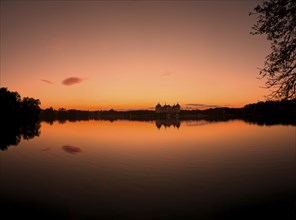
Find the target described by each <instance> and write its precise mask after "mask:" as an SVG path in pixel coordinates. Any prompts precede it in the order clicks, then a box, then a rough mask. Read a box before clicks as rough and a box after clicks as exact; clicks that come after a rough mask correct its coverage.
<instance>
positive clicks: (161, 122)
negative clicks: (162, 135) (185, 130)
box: [155, 119, 181, 129]
mask: <svg viewBox="0 0 296 220" xmlns="http://www.w3.org/2000/svg"><path fill="white" fill-rule="evenodd" d="M155 125H156V127H157V128H159V129H160V128H161V126H164V127H165V128H166V127H171V126H174V127H177V128H179V127H180V126H181V122H180V120H179V119H156V121H155Z"/></svg>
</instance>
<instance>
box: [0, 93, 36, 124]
mask: <svg viewBox="0 0 296 220" xmlns="http://www.w3.org/2000/svg"><path fill="white" fill-rule="evenodd" d="M0 104H1V107H0V117H1V118H2V119H5V120H10V119H12V118H13V119H15V120H16V119H17V120H24V119H26V118H31V117H35V118H38V116H39V112H40V100H39V99H33V98H30V97H25V98H23V99H21V96H20V95H19V93H17V92H11V91H9V90H8V89H7V88H0Z"/></svg>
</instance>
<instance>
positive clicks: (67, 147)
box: [63, 145, 82, 154]
mask: <svg viewBox="0 0 296 220" xmlns="http://www.w3.org/2000/svg"><path fill="white" fill-rule="evenodd" d="M63 150H64V151H66V152H67V153H70V154H76V153H80V152H82V150H81V149H80V148H79V147H75V146H71V145H64V146H63Z"/></svg>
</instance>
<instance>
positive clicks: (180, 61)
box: [1, 1, 269, 110]
mask: <svg viewBox="0 0 296 220" xmlns="http://www.w3.org/2000/svg"><path fill="white" fill-rule="evenodd" d="M258 3H260V1H246V2H242V1H240V2H234V1H229V2H228V1H221V2H217V1H215V2H212V1H196V2H192V1H187V2H181V1H180V2H179V1H172V2H169V1H160V2H157V1H152V2H149V1H134V2H130V1H128V2H125V1H123V2H105V1H103V2H100V1H98V2H96V1H95V2H94V1H88V2H83V1H73V2H72V1H69V2H59V1H53V2H50V1H41V2H37V1H32V2H15V1H3V2H1V87H7V88H8V89H9V90H12V91H17V92H19V93H20V94H21V96H22V97H24V96H30V97H33V98H38V99H40V100H41V103H42V104H41V107H42V108H47V107H51V106H52V107H53V108H55V109H57V108H61V107H63V108H66V109H73V108H76V109H86V110H87V109H89V110H97V109H111V108H113V109H117V110H124V109H151V108H153V107H154V106H155V105H156V104H157V103H158V102H160V103H161V104H164V103H167V104H175V103H177V102H178V103H180V105H181V107H182V108H195V106H203V105H204V106H228V107H241V106H244V105H245V104H248V103H253V102H257V101H258V100H263V99H264V95H266V94H267V93H268V91H267V90H265V89H262V88H261V87H262V86H263V85H264V81H263V80H259V79H258V78H257V77H258V73H259V71H258V67H261V66H262V65H263V62H264V58H265V56H266V55H267V54H268V52H269V45H268V42H267V41H266V40H265V38H264V37H258V36H252V35H250V31H251V27H252V25H253V24H254V23H255V21H256V18H255V17H249V16H248V12H250V11H252V9H253V8H254V7H255V6H256V5H257V4H258ZM187 104H192V105H190V106H189V105H187Z"/></svg>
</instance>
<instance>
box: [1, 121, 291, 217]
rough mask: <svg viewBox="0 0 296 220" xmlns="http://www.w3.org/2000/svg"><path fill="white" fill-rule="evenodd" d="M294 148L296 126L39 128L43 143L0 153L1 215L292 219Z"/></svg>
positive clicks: (235, 123)
mask: <svg viewBox="0 0 296 220" xmlns="http://www.w3.org/2000/svg"><path fill="white" fill-rule="evenodd" d="M158 126H159V124H158ZM295 141H296V127H295V126H283V125H273V126H259V125H256V124H248V123H246V122H243V121H239V120H236V121H228V122H212V123H209V122H206V121H190V122H181V125H180V127H179V128H177V127H174V126H173V125H172V126H170V127H164V126H161V127H160V128H158V127H157V126H156V123H155V122H134V121H114V122H110V121H83V122H67V123H64V124H59V123H57V122H56V123H54V124H53V125H49V124H47V123H44V122H42V123H41V134H40V136H39V137H35V138H33V139H30V140H21V142H20V143H19V145H18V146H10V147H9V148H8V149H7V150H6V151H0V199H1V207H2V208H1V213H5V214H9V215H11V216H14V215H15V214H16V213H17V214H18V215H25V216H30V217H36V216H40V215H41V216H43V217H49V218H51V217H61V218H65V219H80V218H95V219H99V218H100V219H228V218H232V217H233V218H236V219H242V218H246V219H255V218H257V217H261V218H262V219H265V218H264V217H268V219H273V218H269V217H274V218H275V219H277V217H278V219H294V218H295V207H296V203H295V201H296V200H295V198H296V190H295V183H296V178H295V176H296V160H295V159H296V152H295V150H296V145H295ZM11 208H13V209H14V210H15V211H14V212H13V211H12V212H11V211H8V209H11ZM5 210H6V211H5Z"/></svg>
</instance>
